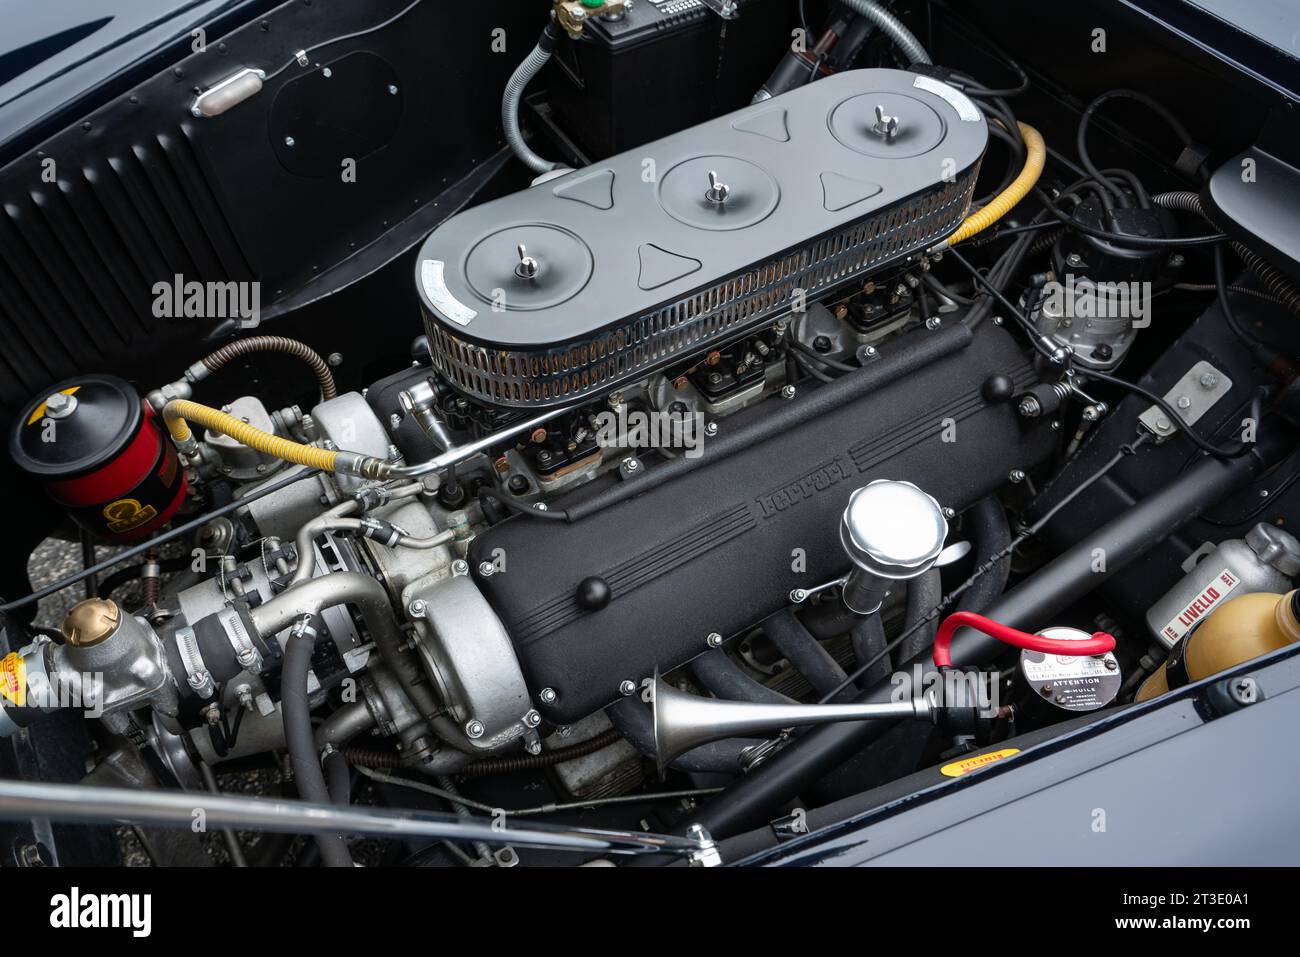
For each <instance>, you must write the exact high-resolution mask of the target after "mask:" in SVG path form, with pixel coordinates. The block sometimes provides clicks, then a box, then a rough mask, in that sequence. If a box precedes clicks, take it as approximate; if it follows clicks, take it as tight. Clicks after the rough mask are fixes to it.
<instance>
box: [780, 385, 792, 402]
mask: <svg viewBox="0 0 1300 957" xmlns="http://www.w3.org/2000/svg"><path fill="white" fill-rule="evenodd" d="M794 394H795V387H794V386H792V385H787V386H782V387H781V397H782V398H783V399H793V398H794Z"/></svg>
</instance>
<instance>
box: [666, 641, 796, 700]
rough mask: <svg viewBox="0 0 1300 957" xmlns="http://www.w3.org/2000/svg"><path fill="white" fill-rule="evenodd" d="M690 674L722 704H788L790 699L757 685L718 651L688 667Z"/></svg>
mask: <svg viewBox="0 0 1300 957" xmlns="http://www.w3.org/2000/svg"><path fill="white" fill-rule="evenodd" d="M690 669H691V674H693V675H695V677H696V678H697V679H698V680H699V682H700V684H702V685H704V687H705V688H707V689H708V690H709V691H710V692H712V693H713V695H714V696H715V697H718V698H722V699H723V700H725V701H753V702H756V703H759V704H790V703H791V702H790V699H789V698H787V697H786V696H785V695H783V694H781V693H780V692H779V691H773V690H772V689H771V688H769V687H767V686H766V685H761V684H759V683H758V682H757V681H755V680H754V679H753V678H751V677H750V676H749V675H747V674H745V672H743V671H741V670H740V666H739V665H737V664H736V663H735V662H734V661H732V660H731V659H730V658H728V657H727V653H726V652H725V651H723V650H722V649H721V648H714V649H713V650H712V651H706V652H705V653H704V654H702V655H700V656H699V657H698V658H695V659H694V660H692V661H691V663H690Z"/></svg>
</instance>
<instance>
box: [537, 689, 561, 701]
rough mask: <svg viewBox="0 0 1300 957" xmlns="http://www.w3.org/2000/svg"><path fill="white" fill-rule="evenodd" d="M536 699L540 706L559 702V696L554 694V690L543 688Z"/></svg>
mask: <svg viewBox="0 0 1300 957" xmlns="http://www.w3.org/2000/svg"><path fill="white" fill-rule="evenodd" d="M537 697H538V698H540V699H541V701H542V704H555V702H557V701H559V700H560V696H559V695H558V694H556V693H555V689H554V688H543V689H542V690H541V693H540V694H538V696H537Z"/></svg>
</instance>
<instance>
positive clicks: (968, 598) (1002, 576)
mask: <svg viewBox="0 0 1300 957" xmlns="http://www.w3.org/2000/svg"><path fill="white" fill-rule="evenodd" d="M966 523H967V530H968V532H969V534H970V537H971V539H972V540H973V542H974V551H975V564H976V565H977V566H978V565H982V564H983V563H984V562H986V561H988V560H989V559H991V558H992V557H993V556H994V555H997V554H999V553H1001V552H1003V551H1005V550H1006V547H1007V546H1008V545H1010V544H1011V525H1010V523H1009V522H1008V521H1007V510H1006V509H1005V508H1003V507H1002V503H1001V502H999V501H998V498H997V496H996V495H990V496H988V497H986V498H982V499H980V500H979V501H978V502H976V503H975V504H974V505H972V506H971V507H970V509H969V510H967V512H966ZM1010 577H1011V556H1010V555H1009V554H1008V555H1003V557H1002V558H1001V560H999V561H998V562H997V563H996V564H994V565H993V567H992V568H990V569H989V570H988V571H986V572H985V573H984V574H983V575H981V576H980V577H979V578H977V579H975V584H973V585H971V586H970V588H969V589H967V591H966V594H964V595H963V596H962V597H961V600H960V601H959V602H958V603H957V608H958V609H960V610H961V611H974V612H982V611H984V609H985V608H987V607H988V606H989V605H990V604H991V603H992V602H994V601H996V600H997V597H998V596H999V595H1001V594H1002V593H1003V592H1004V591H1006V590H1007V580H1008V579H1009V578H1010ZM937 604H938V602H937V601H936V602H935V603H934V604H932V605H930V606H929V607H928V608H927V609H926V610H927V611H928V610H929V608H933V607H934V605H937ZM938 628H939V623H938V621H935V622H934V626H933V628H932V629H930V634H929V638H928V639H927V641H926V645H925V646H926V647H929V646H930V645H932V644H934V634H935V632H936V631H938ZM903 657H904V658H910V657H912V656H911V655H904V656H903Z"/></svg>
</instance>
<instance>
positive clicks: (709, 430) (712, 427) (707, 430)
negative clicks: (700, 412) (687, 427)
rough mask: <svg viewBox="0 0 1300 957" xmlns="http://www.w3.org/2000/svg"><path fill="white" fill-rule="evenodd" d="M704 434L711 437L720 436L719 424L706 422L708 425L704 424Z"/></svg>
mask: <svg viewBox="0 0 1300 957" xmlns="http://www.w3.org/2000/svg"><path fill="white" fill-rule="evenodd" d="M704 434H705V435H710V436H712V435H717V434H718V423H716V422H706V423H705V424H704Z"/></svg>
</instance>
